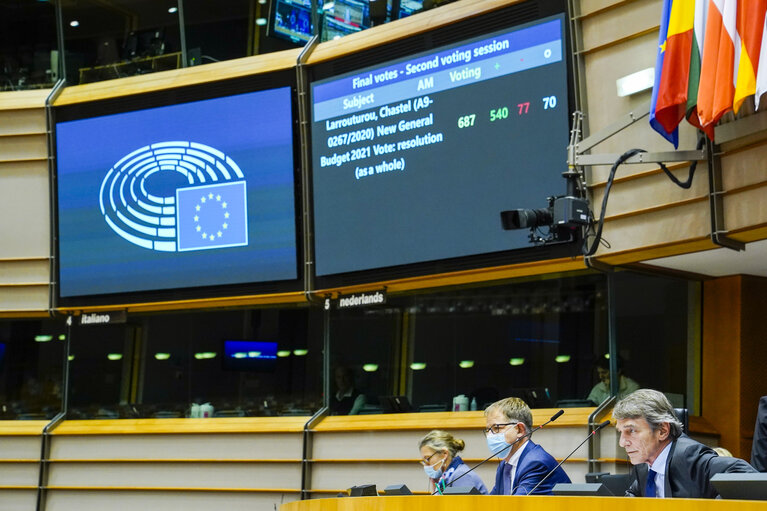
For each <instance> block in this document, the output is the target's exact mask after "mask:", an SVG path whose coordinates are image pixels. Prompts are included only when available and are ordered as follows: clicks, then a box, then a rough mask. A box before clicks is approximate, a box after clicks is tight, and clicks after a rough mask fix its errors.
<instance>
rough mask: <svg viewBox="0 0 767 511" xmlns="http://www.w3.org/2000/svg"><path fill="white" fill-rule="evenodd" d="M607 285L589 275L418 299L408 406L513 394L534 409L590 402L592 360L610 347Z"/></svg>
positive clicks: (457, 405)
mask: <svg viewBox="0 0 767 511" xmlns="http://www.w3.org/2000/svg"><path fill="white" fill-rule="evenodd" d="M604 293H605V281H604V278H603V277H602V276H601V275H595V276H588V277H576V278H569V279H558V280H543V281H534V282H527V283H521V284H517V285H512V286H503V287H493V288H485V289H480V290H471V291H462V292H453V293H441V294H438V295H432V296H431V297H423V298H418V299H416V300H415V303H414V306H413V307H412V309H411V310H412V312H413V314H412V315H413V322H414V329H413V337H414V341H413V349H412V351H411V359H410V360H411V364H410V367H409V368H408V370H409V371H410V373H409V376H408V379H409V381H410V390H411V393H410V397H411V399H412V401H413V403H414V405H415V406H417V407H419V409H421V410H424V411H427V410H434V411H436V410H465V409H483V408H484V407H485V406H487V405H489V404H490V403H492V402H494V401H496V400H498V399H501V398H504V397H508V396H517V397H520V398H522V399H524V400H525V401H526V402H527V403H528V405H530V407H532V408H548V407H553V406H591V405H592V403H590V402H589V401H588V400H587V396H588V395H589V391H590V389H591V387H592V385H593V383H592V380H591V378H590V374H591V373H592V371H593V365H594V360H595V359H596V357H598V356H599V355H600V354H604V353H605V352H606V351H607V338H606V335H605V334H606V331H605V328H604V326H603V325H604V323H605V318H606V316H605V312H606V309H605V304H604V299H603V298H604ZM461 396H463V397H461Z"/></svg>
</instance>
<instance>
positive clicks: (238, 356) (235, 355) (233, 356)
mask: <svg viewBox="0 0 767 511" xmlns="http://www.w3.org/2000/svg"><path fill="white" fill-rule="evenodd" d="M232 358H248V354H247V353H243V352H238V353H232Z"/></svg>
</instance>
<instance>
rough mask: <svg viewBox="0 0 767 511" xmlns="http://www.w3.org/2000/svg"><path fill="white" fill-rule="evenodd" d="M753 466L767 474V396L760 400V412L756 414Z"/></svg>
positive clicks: (752, 449) (752, 453) (752, 452)
mask: <svg viewBox="0 0 767 511" xmlns="http://www.w3.org/2000/svg"><path fill="white" fill-rule="evenodd" d="M751 465H753V466H754V468H755V469H757V470H758V471H759V472H767V396H762V398H761V399H760V400H759V410H758V411H757V412H756V426H755V427H754V444H753V446H752V447H751Z"/></svg>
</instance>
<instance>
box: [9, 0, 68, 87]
mask: <svg viewBox="0 0 767 511" xmlns="http://www.w3.org/2000/svg"><path fill="white" fill-rule="evenodd" d="M56 50H57V43H56V11H55V8H54V5H53V1H45V0H43V1H32V0H6V1H3V2H0V91H11V90H24V89H47V88H50V87H53V83H54V82H55V81H56V78H57V61H58V51H56Z"/></svg>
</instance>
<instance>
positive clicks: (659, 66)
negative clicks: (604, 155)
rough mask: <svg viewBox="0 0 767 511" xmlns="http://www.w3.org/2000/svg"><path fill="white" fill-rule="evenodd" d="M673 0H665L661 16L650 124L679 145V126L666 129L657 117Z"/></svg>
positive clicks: (664, 136) (667, 138)
mask: <svg viewBox="0 0 767 511" xmlns="http://www.w3.org/2000/svg"><path fill="white" fill-rule="evenodd" d="M671 4H672V0H663V11H662V14H661V18H660V32H659V34H658V56H657V57H656V58H655V82H654V83H653V88H652V100H651V102H650V126H652V128H653V129H654V130H655V131H657V132H658V133H660V134H661V136H663V138H665V139H666V140H668V141H669V142H671V143H672V144H674V147H675V148H677V147H679V128H673V129H671V130H666V128H665V127H664V126H663V124H661V122H660V121H659V120H658V119H657V118H656V112H657V104H658V94H659V92H660V85H661V82H662V80H663V61H664V59H665V55H666V38H667V36H668V27H669V18H670V15H671Z"/></svg>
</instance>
